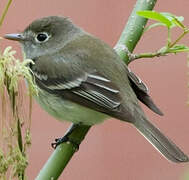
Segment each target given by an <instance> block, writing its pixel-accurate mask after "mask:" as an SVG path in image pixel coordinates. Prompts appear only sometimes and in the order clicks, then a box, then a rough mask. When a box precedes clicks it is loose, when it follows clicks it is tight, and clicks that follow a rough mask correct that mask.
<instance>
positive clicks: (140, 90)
mask: <svg viewBox="0 0 189 180" xmlns="http://www.w3.org/2000/svg"><path fill="white" fill-rule="evenodd" d="M128 77H129V81H130V84H131V87H132V89H133V90H134V92H135V94H136V96H137V98H138V99H139V100H140V101H141V102H142V103H144V104H145V105H146V106H147V107H149V108H150V109H151V110H152V111H153V112H155V113H157V114H159V115H163V113H162V112H161V110H160V109H159V108H158V107H157V106H156V105H155V103H154V102H153V100H152V98H151V97H150V96H149V94H148V87H147V86H146V85H145V84H144V83H143V82H142V80H141V79H140V78H139V77H137V76H136V75H135V74H134V73H133V72H132V71H131V70H130V69H129V68H128Z"/></svg>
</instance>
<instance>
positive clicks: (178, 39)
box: [169, 30, 189, 48]
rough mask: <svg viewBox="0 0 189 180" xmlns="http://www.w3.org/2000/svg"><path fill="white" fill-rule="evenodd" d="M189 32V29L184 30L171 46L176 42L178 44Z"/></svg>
mask: <svg viewBox="0 0 189 180" xmlns="http://www.w3.org/2000/svg"><path fill="white" fill-rule="evenodd" d="M187 33H189V30H187V31H184V32H183V33H182V34H181V35H180V36H179V37H178V38H177V39H176V40H175V41H174V42H173V43H171V44H170V45H169V48H172V47H173V46H174V45H175V44H177V43H178V42H179V41H180V40H181V39H182V38H183V37H184V36H185V35H186V34H187Z"/></svg>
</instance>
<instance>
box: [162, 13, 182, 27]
mask: <svg viewBox="0 0 189 180" xmlns="http://www.w3.org/2000/svg"><path fill="white" fill-rule="evenodd" d="M160 14H162V15H163V16H165V17H166V18H167V19H169V20H170V21H171V23H172V27H174V26H178V27H180V28H181V29H185V26H184V25H183V24H182V21H184V17H183V16H175V15H174V14H171V13H167V12H162V13H160Z"/></svg>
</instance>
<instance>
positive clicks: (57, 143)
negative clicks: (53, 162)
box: [51, 123, 80, 150]
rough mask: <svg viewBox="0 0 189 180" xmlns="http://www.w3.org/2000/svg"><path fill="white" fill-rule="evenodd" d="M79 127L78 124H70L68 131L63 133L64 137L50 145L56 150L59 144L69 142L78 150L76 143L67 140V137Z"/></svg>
mask: <svg viewBox="0 0 189 180" xmlns="http://www.w3.org/2000/svg"><path fill="white" fill-rule="evenodd" d="M79 125H80V123H78V124H74V123H73V124H72V125H71V126H70V127H69V129H68V130H67V132H66V133H65V135H64V136H63V137H61V138H57V139H55V142H54V143H52V144H51V146H52V147H53V148H54V149H56V147H57V146H58V145H59V144H62V143H64V142H70V143H72V144H73V145H74V147H75V148H76V149H77V150H78V149H79V144H78V143H77V142H74V141H73V140H71V139H70V138H69V136H70V135H71V134H72V132H73V131H74V130H75V129H76V128H77V127H78V126H79Z"/></svg>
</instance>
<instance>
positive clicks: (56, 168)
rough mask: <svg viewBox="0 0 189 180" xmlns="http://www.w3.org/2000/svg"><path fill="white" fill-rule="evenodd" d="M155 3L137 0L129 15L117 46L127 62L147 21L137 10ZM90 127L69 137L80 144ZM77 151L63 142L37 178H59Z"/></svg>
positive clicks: (152, 0)
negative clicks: (138, 14) (137, 13)
mask: <svg viewBox="0 0 189 180" xmlns="http://www.w3.org/2000/svg"><path fill="white" fill-rule="evenodd" d="M155 3H156V0H148V1H147V0H137V2H136V5H135V7H134V9H133V11H132V13H131V15H130V17H129V20H128V23H127V25H126V26H125V28H124V30H123V32H122V34H121V37H120V39H119V41H118V43H117V44H116V46H115V50H116V51H117V53H118V54H119V55H120V57H121V58H122V59H123V60H124V61H125V62H126V63H127V64H128V63H129V62H130V61H129V58H128V52H130V53H131V52H132V51H133V49H134V48H135V46H136V44H137V42H138V41H139V39H140V37H141V35H142V33H143V30H144V27H145V25H146V22H147V20H146V19H145V18H142V17H139V16H137V15H136V11H142V10H152V9H153V7H154V6H155ZM120 47H121V48H120ZM122 47H124V48H122ZM89 129H90V126H84V125H80V126H78V127H77V128H76V129H75V130H74V132H73V133H72V134H71V135H70V136H69V139H71V140H73V141H74V142H77V143H78V144H80V143H81V142H82V140H83V139H84V137H85V135H86V134H87V132H88V131H89ZM75 152H76V149H75V148H74V145H73V144H72V143H69V144H68V143H63V144H61V145H59V146H58V147H57V148H56V149H55V151H54V152H53V154H52V155H51V157H50V158H49V160H48V161H47V162H46V164H45V165H44V167H43V168H42V170H41V171H40V173H39V175H38V176H37V178H36V180H44V179H45V180H51V179H53V180H56V179H58V177H59V176H60V175H61V173H62V171H63V170H64V168H65V167H66V165H67V163H68V162H69V161H70V159H71V158H72V156H73V154H74V153H75Z"/></svg>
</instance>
